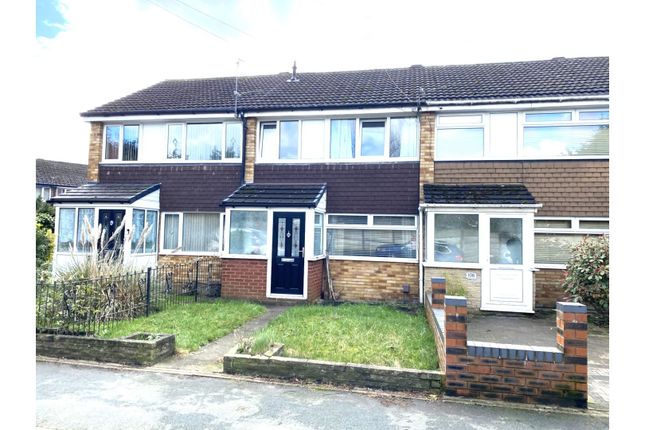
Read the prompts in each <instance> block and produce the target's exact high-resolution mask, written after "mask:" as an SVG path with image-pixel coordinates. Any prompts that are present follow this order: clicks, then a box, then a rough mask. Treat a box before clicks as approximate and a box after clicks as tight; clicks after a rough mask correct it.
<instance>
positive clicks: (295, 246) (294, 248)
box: [291, 218, 300, 257]
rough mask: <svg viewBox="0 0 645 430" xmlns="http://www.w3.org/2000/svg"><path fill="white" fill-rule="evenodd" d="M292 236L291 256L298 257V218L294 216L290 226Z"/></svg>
mask: <svg viewBox="0 0 645 430" xmlns="http://www.w3.org/2000/svg"><path fill="white" fill-rule="evenodd" d="M291 230H292V234H293V237H292V238H291V256H292V257H299V256H300V254H298V251H299V250H300V218H294V219H293V224H292V226H291Z"/></svg>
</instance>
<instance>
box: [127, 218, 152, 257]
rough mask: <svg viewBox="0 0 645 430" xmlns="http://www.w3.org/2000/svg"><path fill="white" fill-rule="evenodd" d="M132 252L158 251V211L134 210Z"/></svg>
mask: <svg viewBox="0 0 645 430" xmlns="http://www.w3.org/2000/svg"><path fill="white" fill-rule="evenodd" d="M131 246H132V253H133V254H146V253H153V252H157V211H151V210H144V209H133V210H132V244H131Z"/></svg>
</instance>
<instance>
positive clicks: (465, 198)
mask: <svg viewBox="0 0 645 430" xmlns="http://www.w3.org/2000/svg"><path fill="white" fill-rule="evenodd" d="M423 199H424V202H425V203H428V204H450V205H535V204H536V201H535V198H534V197H533V195H532V194H531V193H530V192H529V190H527V189H526V187H525V186H524V185H522V184H468V185H452V184H424V185H423Z"/></svg>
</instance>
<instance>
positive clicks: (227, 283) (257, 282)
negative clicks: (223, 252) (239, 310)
mask: <svg viewBox="0 0 645 430" xmlns="http://www.w3.org/2000/svg"><path fill="white" fill-rule="evenodd" d="M266 285H267V261H266V260H251V259H249V260H246V259H238V258H224V259H223V260H222V297H230V298H236V299H250V300H266V295H267V293H266V288H267V287H266Z"/></svg>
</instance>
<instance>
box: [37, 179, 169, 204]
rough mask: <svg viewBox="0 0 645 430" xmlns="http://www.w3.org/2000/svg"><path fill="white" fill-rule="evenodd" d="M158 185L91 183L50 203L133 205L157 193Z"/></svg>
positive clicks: (51, 200)
mask: <svg viewBox="0 0 645 430" xmlns="http://www.w3.org/2000/svg"><path fill="white" fill-rule="evenodd" d="M159 188H160V184H111V183H110V184H106V183H99V182H93V183H89V184H85V185H81V186H80V187H77V188H71V189H69V190H67V191H65V192H64V193H63V194H61V195H58V196H56V197H52V198H51V199H50V200H49V202H50V203H133V202H135V201H137V200H139V199H140V198H142V197H145V196H147V195H148V194H150V193H152V192H154V191H157V190H158V189H159Z"/></svg>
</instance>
